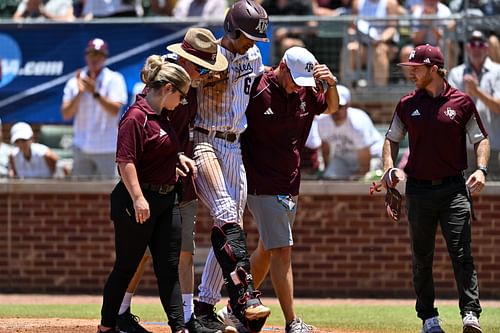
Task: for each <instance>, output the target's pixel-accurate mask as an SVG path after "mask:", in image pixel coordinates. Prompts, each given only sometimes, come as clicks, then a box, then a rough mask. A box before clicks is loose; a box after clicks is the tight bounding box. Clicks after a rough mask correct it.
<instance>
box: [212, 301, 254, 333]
mask: <svg viewBox="0 0 500 333" xmlns="http://www.w3.org/2000/svg"><path fill="white" fill-rule="evenodd" d="M217 316H219V318H220V319H221V320H222V321H223V322H224V324H226V325H228V326H232V327H235V328H236V329H237V330H238V333H250V330H249V329H248V328H247V327H246V326H245V325H243V323H242V322H241V321H240V320H239V319H238V318H236V316H235V315H233V314H232V313H230V312H229V310H228V309H227V306H225V307H223V308H222V309H220V310H219V311H218V312H217Z"/></svg>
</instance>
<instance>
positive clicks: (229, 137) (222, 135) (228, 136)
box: [194, 127, 238, 143]
mask: <svg viewBox="0 0 500 333" xmlns="http://www.w3.org/2000/svg"><path fill="white" fill-rule="evenodd" d="M194 130H195V131H198V132H200V133H203V134H206V135H209V134H210V131H209V130H206V129H204V128H201V127H195V128H194ZM215 137H216V138H219V139H224V140H226V141H229V142H231V143H233V142H235V141H236V140H238V134H236V133H233V132H221V131H215Z"/></svg>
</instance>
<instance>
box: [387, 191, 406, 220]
mask: <svg viewBox="0 0 500 333" xmlns="http://www.w3.org/2000/svg"><path fill="white" fill-rule="evenodd" d="M402 200H403V197H402V196H401V193H399V191H398V190H397V189H396V188H393V187H389V188H387V193H386V194H385V208H386V210H387V215H389V217H390V218H392V219H393V220H394V221H397V220H398V219H399V217H400V216H401V201H402Z"/></svg>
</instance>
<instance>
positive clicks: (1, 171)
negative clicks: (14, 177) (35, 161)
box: [0, 119, 12, 178]
mask: <svg viewBox="0 0 500 333" xmlns="http://www.w3.org/2000/svg"><path fill="white" fill-rule="evenodd" d="M11 149H12V147H11V146H10V145H8V144H6V143H5V142H3V141H2V120H1V119H0V178H5V177H8V175H9V154H10V150H11Z"/></svg>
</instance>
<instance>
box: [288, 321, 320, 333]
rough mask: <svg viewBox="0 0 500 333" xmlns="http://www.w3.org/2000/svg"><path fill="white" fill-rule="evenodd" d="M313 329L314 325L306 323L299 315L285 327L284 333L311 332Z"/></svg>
mask: <svg viewBox="0 0 500 333" xmlns="http://www.w3.org/2000/svg"><path fill="white" fill-rule="evenodd" d="M313 330H314V326H311V325H307V324H306V323H304V321H303V320H302V319H300V318H299V317H297V318H295V319H294V320H293V321H292V322H291V323H290V324H288V325H286V327H285V333H311V332H312V331H313Z"/></svg>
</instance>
